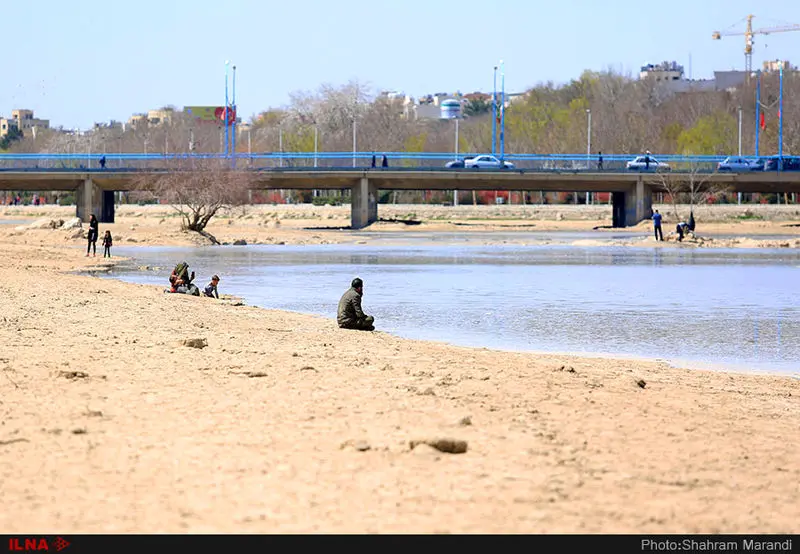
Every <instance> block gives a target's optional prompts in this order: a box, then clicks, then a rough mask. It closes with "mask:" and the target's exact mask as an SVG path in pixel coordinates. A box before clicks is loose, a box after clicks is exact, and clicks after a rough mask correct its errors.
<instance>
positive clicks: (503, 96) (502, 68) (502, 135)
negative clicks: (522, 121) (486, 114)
mask: <svg viewBox="0 0 800 554" xmlns="http://www.w3.org/2000/svg"><path fill="white" fill-rule="evenodd" d="M505 136H506V70H505V66H504V64H503V60H500V161H501V162H503V161H505V160H504V155H505ZM509 194H510V193H509Z"/></svg>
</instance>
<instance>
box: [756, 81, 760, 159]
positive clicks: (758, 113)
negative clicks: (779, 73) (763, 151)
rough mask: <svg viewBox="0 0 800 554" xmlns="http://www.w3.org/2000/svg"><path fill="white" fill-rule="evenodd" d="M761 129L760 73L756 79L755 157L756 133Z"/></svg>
mask: <svg viewBox="0 0 800 554" xmlns="http://www.w3.org/2000/svg"><path fill="white" fill-rule="evenodd" d="M760 129H761V73H760V72H759V74H758V81H756V157H758V133H759V130H760Z"/></svg>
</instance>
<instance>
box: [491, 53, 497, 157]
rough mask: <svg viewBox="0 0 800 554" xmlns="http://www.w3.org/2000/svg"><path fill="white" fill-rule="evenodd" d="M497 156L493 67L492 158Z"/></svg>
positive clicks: (495, 70) (495, 75) (495, 87)
mask: <svg viewBox="0 0 800 554" xmlns="http://www.w3.org/2000/svg"><path fill="white" fill-rule="evenodd" d="M496 154H497V66H494V84H493V85H492V156H494V155H496Z"/></svg>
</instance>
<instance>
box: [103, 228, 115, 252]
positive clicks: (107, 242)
mask: <svg viewBox="0 0 800 554" xmlns="http://www.w3.org/2000/svg"><path fill="white" fill-rule="evenodd" d="M112 242H113V241H112V239H111V231H106V234H105V235H103V257H104V258H110V257H111V244H112Z"/></svg>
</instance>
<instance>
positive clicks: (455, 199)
mask: <svg viewBox="0 0 800 554" xmlns="http://www.w3.org/2000/svg"><path fill="white" fill-rule="evenodd" d="M455 119H456V146H455V152H454V153H455V157H454V158H453V159H454V160H457V159H458V116H456V118H455ZM453 206H458V189H456V190H454V191H453Z"/></svg>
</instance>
